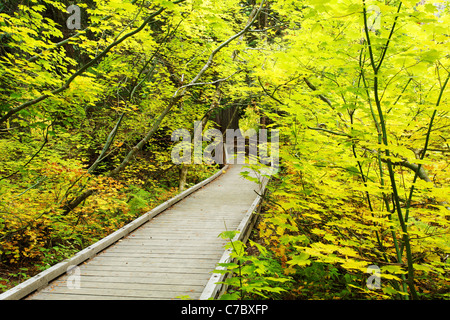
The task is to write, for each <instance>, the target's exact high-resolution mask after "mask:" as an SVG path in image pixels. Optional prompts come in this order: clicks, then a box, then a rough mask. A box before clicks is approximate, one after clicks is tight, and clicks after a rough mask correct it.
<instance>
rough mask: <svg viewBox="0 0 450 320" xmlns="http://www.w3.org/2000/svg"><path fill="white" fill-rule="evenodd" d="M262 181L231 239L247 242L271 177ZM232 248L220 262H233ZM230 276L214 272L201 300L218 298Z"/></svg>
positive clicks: (219, 267)
mask: <svg viewBox="0 0 450 320" xmlns="http://www.w3.org/2000/svg"><path fill="white" fill-rule="evenodd" d="M259 180H260V181H259V183H260V189H259V195H258V197H257V198H256V199H255V201H253V203H252V205H251V206H250V208H249V209H248V210H247V213H246V214H245V216H244V218H243V219H242V221H241V223H240V225H239V227H238V228H237V229H236V231H239V233H237V234H236V236H235V237H234V238H233V239H232V240H231V241H242V242H244V243H245V242H246V241H247V239H248V237H249V236H250V232H251V231H252V229H253V226H254V225H255V223H256V221H257V219H258V215H256V214H255V212H258V213H259V211H260V210H261V203H262V200H263V199H262V196H263V195H264V192H265V190H266V186H267V183H268V182H269V179H268V178H267V177H264V176H263V177H260V178H259ZM231 253H232V249H227V250H225V252H224V253H223V255H222V258H221V259H220V261H219V262H218V263H230V262H232V258H231ZM216 270H221V271H223V270H226V268H225V267H221V266H218V267H216ZM229 276H230V274H229V273H222V272H221V273H213V275H212V276H211V278H210V279H209V281H208V283H207V285H206V286H205V289H204V290H203V292H202V294H201V296H200V300H210V299H218V298H219V297H220V296H221V295H222V294H223V293H224V292H225V290H226V289H227V285H225V284H224V283H223V282H224V281H225V280H226V279H227V278H228V277H229Z"/></svg>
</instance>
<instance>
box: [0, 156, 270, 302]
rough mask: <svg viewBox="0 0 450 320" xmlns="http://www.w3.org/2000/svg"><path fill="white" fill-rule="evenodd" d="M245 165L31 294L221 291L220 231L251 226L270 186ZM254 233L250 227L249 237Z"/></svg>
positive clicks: (156, 295) (142, 295) (168, 295)
mask: <svg viewBox="0 0 450 320" xmlns="http://www.w3.org/2000/svg"><path fill="white" fill-rule="evenodd" d="M242 170H243V169H242V165H231V166H229V167H227V168H226V170H224V172H223V173H222V174H221V175H218V177H217V178H215V179H214V180H212V181H211V182H209V183H208V184H206V185H205V186H202V187H201V188H199V189H198V190H197V191H195V192H193V193H192V194H190V195H188V196H187V197H185V198H184V199H182V200H180V201H179V202H177V203H175V204H174V205H172V206H171V207H169V208H167V209H165V210H164V211H162V212H161V213H159V214H158V215H157V216H155V217H152V218H151V219H150V220H149V221H147V222H145V223H144V224H142V225H141V226H140V227H138V228H136V229H135V230H134V231H133V232H131V233H130V234H129V235H128V236H126V237H123V238H121V239H120V240H118V241H116V242H114V243H113V244H111V245H109V246H108V247H107V248H106V249H103V250H102V251H100V252H99V253H96V254H95V255H94V256H93V257H91V258H90V259H89V260H87V261H84V262H82V263H81V264H78V266H76V267H74V268H73V269H71V271H70V272H68V273H66V272H64V273H63V274H62V275H61V276H59V277H57V278H56V279H54V280H53V279H52V280H53V281H48V282H49V283H48V285H47V286H45V287H43V288H41V289H40V290H38V291H36V292H34V293H32V294H31V295H28V296H27V297H26V298H27V299H70V300H73V299H102V300H104V299H177V298H181V297H185V298H187V297H189V298H190V299H200V298H201V299H205V298H208V297H210V296H213V297H214V295H216V296H217V294H218V290H219V289H217V288H216V287H215V284H214V283H215V282H217V280H220V279H219V278H218V277H219V276H218V275H217V274H215V275H214V274H212V273H211V272H212V271H213V270H214V269H215V267H216V265H217V263H218V262H219V260H221V259H222V261H223V260H224V259H226V256H227V252H225V253H224V247H223V246H224V245H225V243H226V241H225V240H223V239H221V238H220V237H218V236H219V234H220V233H221V232H223V231H225V230H237V229H245V228H248V226H249V224H250V223H251V218H252V213H253V211H254V210H255V208H256V206H257V204H258V202H259V200H260V198H259V197H258V196H257V194H256V193H255V191H257V192H258V193H260V192H261V191H262V190H261V188H262V187H263V186H261V185H258V184H257V183H255V182H251V181H249V180H247V179H244V178H243V177H242V176H241V175H240V172H241V171H242ZM263 185H265V184H263ZM246 233H247V232H246V231H245V230H242V234H241V237H242V236H245V234H246ZM202 293H203V295H202ZM6 294H7V293H6ZM4 295H5V294H4ZM1 298H2V295H0V299H1ZM6 298H8V297H6Z"/></svg>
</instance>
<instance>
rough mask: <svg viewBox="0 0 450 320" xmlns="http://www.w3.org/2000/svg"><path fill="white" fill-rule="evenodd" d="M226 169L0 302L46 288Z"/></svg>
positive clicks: (16, 289)
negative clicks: (72, 268) (73, 267)
mask: <svg viewBox="0 0 450 320" xmlns="http://www.w3.org/2000/svg"><path fill="white" fill-rule="evenodd" d="M227 169H228V165H226V166H224V167H223V168H222V169H221V170H220V171H219V172H216V173H215V174H214V175H212V176H211V177H209V178H207V179H205V180H203V181H202V182H200V183H198V184H196V185H195V186H192V187H190V188H189V189H187V190H185V191H183V192H181V193H180V194H178V195H176V196H175V197H173V198H171V199H169V200H167V201H166V202H164V203H162V204H160V205H159V206H157V207H156V208H154V209H152V210H151V211H149V212H147V213H144V214H143V215H142V216H140V217H139V218H137V219H135V220H133V221H132V222H130V223H129V224H127V225H126V226H124V227H122V228H120V229H118V230H117V231H115V232H114V233H112V234H110V235H109V236H107V237H105V238H103V239H102V240H99V241H98V242H96V243H94V244H92V245H90V246H89V247H87V248H85V249H84V250H82V251H80V252H78V253H77V254H75V255H74V256H73V257H72V258H70V259H66V260H64V261H62V262H60V263H58V264H56V265H54V266H53V267H50V268H49V269H47V270H45V271H42V272H41V273H39V274H37V275H35V276H34V277H32V278H30V279H28V280H27V281H25V282H23V283H21V284H19V285H17V286H15V287H14V288H12V289H10V290H8V291H6V292H4V293H2V294H0V300H19V299H22V298H24V297H25V296H27V295H29V294H30V293H32V292H34V291H35V290H38V289H41V288H42V287H44V286H46V285H47V284H48V283H49V282H50V281H52V280H54V279H56V278H57V277H59V276H60V275H62V274H63V273H65V272H66V271H67V270H68V269H69V268H70V267H72V266H75V265H79V264H80V263H82V262H84V261H86V260H88V259H90V258H92V257H93V256H95V255H96V254H97V253H99V252H100V251H102V250H104V249H105V248H107V247H109V246H110V245H112V244H114V243H115V242H117V241H118V240H120V239H122V238H123V237H125V236H127V235H128V234H129V233H131V232H133V231H134V230H136V229H137V228H139V227H140V226H142V225H143V224H144V223H146V222H148V221H149V220H151V219H152V218H153V217H155V216H156V215H158V214H159V213H161V212H163V211H164V210H166V209H167V208H169V207H170V206H172V205H174V204H175V203H177V202H178V201H180V200H182V199H184V198H186V197H187V196H189V195H190V194H191V193H193V192H194V191H197V190H198V189H200V188H201V187H203V186H205V185H207V184H208V183H210V182H211V181H213V180H214V179H216V178H217V177H219V176H220V175H221V174H222V173H223V172H224V171H225V170H227Z"/></svg>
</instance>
